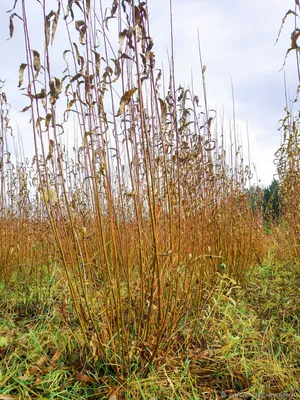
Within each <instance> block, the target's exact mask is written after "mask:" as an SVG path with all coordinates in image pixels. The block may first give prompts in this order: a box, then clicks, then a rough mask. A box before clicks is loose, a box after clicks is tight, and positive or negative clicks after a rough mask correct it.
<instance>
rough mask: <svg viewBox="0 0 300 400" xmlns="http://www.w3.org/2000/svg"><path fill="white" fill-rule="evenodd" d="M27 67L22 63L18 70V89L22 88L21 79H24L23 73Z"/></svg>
mask: <svg viewBox="0 0 300 400" xmlns="http://www.w3.org/2000/svg"><path fill="white" fill-rule="evenodd" d="M26 67H27V64H24V63H22V64H21V65H20V68H19V85H18V87H20V86H22V83H23V79H24V71H25V69H26Z"/></svg>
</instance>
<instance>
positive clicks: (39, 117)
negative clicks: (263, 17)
mask: <svg viewBox="0 0 300 400" xmlns="http://www.w3.org/2000/svg"><path fill="white" fill-rule="evenodd" d="M34 5H35V7H36V8H37V9H38V10H39V12H40V13H41V15H42V16H43V17H44V18H41V19H38V23H39V24H41V31H42V32H44V42H43V46H42V48H41V49H39V50H36V47H35V44H33V43H34V38H33V37H32V36H31V34H30V26H29V24H28V22H27V21H28V15H27V12H28V10H27V6H26V2H25V1H21V0H19V2H18V1H16V2H15V4H14V9H13V10H11V12H10V36H11V38H12V39H11V40H14V38H13V34H14V29H15V25H16V27H18V29H20V28H23V30H24V50H25V53H24V54H25V56H26V59H24V63H23V64H22V65H21V66H20V71H19V87H20V88H22V90H23V94H25V95H26V96H27V98H28V106H27V107H26V108H25V109H24V110H23V112H25V113H27V114H28V115H29V118H30V121H31V124H30V126H31V129H32V138H33V143H34V148H35V156H34V158H33V160H28V159H27V158H26V155H24V152H25V150H26V149H23V148H22V145H21V141H20V140H16V141H15V143H16V145H15V149H14V150H15V152H14V153H15V156H14V157H11V152H12V150H10V149H8V148H7V135H9V134H10V121H9V108H10V105H9V103H8V100H7V98H6V95H5V93H4V91H3V90H4V88H3V86H2V88H1V93H0V96H1V104H0V111H1V130H0V135H1V136H0V145H1V149H0V179H1V193H0V244H1V245H0V280H1V293H2V298H1V315H0V317H1V318H2V319H3V320H1V321H3V322H1V326H0V329H1V330H0V334H1V336H0V366H1V368H2V370H0V399H3V400H9V399H17V398H24V399H25V398H26V399H27V398H28V399H31V398H32V399H45V398H49V399H50V398H53V399H54V398H61V399H71V398H72V399H75V398H94V399H103V398H109V399H110V400H114V399H119V398H120V399H121V398H126V399H130V398H132V399H139V398H144V399H171V398H172V399H173V398H174V399H175V398H178V399H183V398H191V399H202V398H203V399H206V398H207V399H218V398H222V397H223V398H224V397H227V398H229V397H232V396H234V394H236V393H239V392H240V393H242V394H243V395H244V398H259V397H261V398H263V396H264V395H265V394H271V395H272V393H273V394H274V396H279V395H280V394H282V396H285V397H287V396H297V395H299V396H300V394H299V391H297V387H299V378H297V374H298V373H299V353H300V348H299V319H298V318H297V315H296V311H297V296H296V294H297V290H298V286H297V279H298V280H299V271H298V270H297V267H298V264H297V263H298V261H299V251H300V250H299V249H300V247H299V245H300V241H299V226H300V212H299V211H300V210H299V204H298V202H297V198H298V197H299V195H300V184H299V182H300V181H299V179H298V175H299V171H300V170H299V134H298V121H297V119H294V118H292V113H291V112H289V114H288V116H287V118H286V119H285V120H284V121H283V131H284V142H283V145H282V147H281V149H280V150H279V152H278V157H277V158H278V172H279V179H280V190H281V192H280V194H281V198H282V199H283V200H282V204H283V209H282V215H283V218H282V221H281V222H280V224H277V225H276V226H275V225H274V226H272V227H271V230H272V235H271V237H270V235H269V234H267V233H266V229H265V226H264V220H263V213H262V210H261V207H259V206H258V205H257V206H256V207H253V204H252V207H251V205H249V195H248V192H247V189H246V185H247V183H248V181H249V178H250V176H251V171H250V170H249V168H248V166H246V165H244V161H243V156H242V149H241V146H240V143H239V140H238V134H237V132H236V129H235V127H234V126H233V127H232V129H231V131H229V132H228V134H226V132H224V127H223V126H220V124H218V123H217V118H216V115H215V112H214V111H212V110H209V109H208V105H207V103H208V101H207V97H206V92H205V67H204V65H203V64H202V61H201V54H199V55H200V64H201V69H202V82H203V91H204V93H203V104H201V100H200V99H199V98H198V97H197V95H196V94H195V93H194V92H193V85H192V84H191V87H190V88H183V87H181V86H176V77H175V73H174V70H175V66H174V57H173V52H172V46H173V45H172V46H171V56H170V65H169V69H170V75H167V76H166V75H164V73H163V71H161V70H160V69H159V68H158V66H157V64H156V60H155V53H154V51H155V45H154V42H153V40H152V38H151V32H150V23H149V19H148V6H147V4H146V2H140V1H136V2H135V1H127V0H126V1H125V0H123V1H121V2H118V1H117V0H114V1H113V3H112V5H111V7H110V8H109V9H106V10H105V9H104V8H103V7H102V4H101V2H97V1H95V2H94V1H89V0H84V1H73V2H72V1H71V2H70V1H69V2H67V1H58V2H57V6H58V8H57V10H56V11H53V10H51V9H49V8H48V7H49V6H47V2H46V1H45V0H44V1H36V2H35V4H34ZM57 29H60V34H61V35H62V34H63V35H65V37H67V38H68V40H69V45H68V48H67V49H65V51H64V52H63V54H62V55H61V56H62V58H63V60H64V62H65V70H64V71H63V73H62V75H61V76H56V75H55V76H54V75H53V72H52V71H53V70H55V71H57V68H55V65H54V64H55V63H54V61H53V57H54V54H55V51H56V50H55V49H56V48H55V45H56V40H58V39H57V38H58V37H56V30H57ZM116 38H117V40H116ZM172 42H173V36H172V31H171V43H172ZM113 43H116V45H115V46H113ZM293 49H294V48H293ZM55 73H56V72H55ZM67 131H68V134H67V133H66V132H67ZM70 131H72V132H74V133H73V134H72V135H70ZM266 260H267V261H266ZM278 261H280V263H281V264H278ZM295 265H296V266H295ZM255 266H260V267H259V268H256V269H255V271H254V273H252V275H251V272H253V267H255ZM288 282H289V283H288ZM287 283H288V285H287ZM286 285H287V286H288V290H287V288H286ZM267 293H268V294H267ZM267 297H268V299H267ZM298 298H299V296H298ZM266 299H267V300H268V301H267V302H266ZM264 302H266V304H263V303H264ZM285 302H287V304H288V305H287V306H286V307H285V308H284V310H282V306H283V304H284V303H285ZM247 396H248V397H247ZM232 398H234V397H232ZM274 398H275V397H274ZM295 398H296V397H295Z"/></svg>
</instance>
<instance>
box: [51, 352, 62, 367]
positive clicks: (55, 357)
mask: <svg viewBox="0 0 300 400" xmlns="http://www.w3.org/2000/svg"><path fill="white" fill-rule="evenodd" d="M60 355H61V351H60V350H56V352H55V354H54V356H53V357H52V359H51V361H50V364H51V365H53V364H56V362H57V361H58V360H59V357H60Z"/></svg>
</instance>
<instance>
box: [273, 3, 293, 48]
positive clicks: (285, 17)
mask: <svg viewBox="0 0 300 400" xmlns="http://www.w3.org/2000/svg"><path fill="white" fill-rule="evenodd" d="M290 14H293V15H295V17H298V15H297V14H296V13H295V11H292V10H289V11H287V13H286V14H285V16H284V17H283V18H282V21H281V25H280V28H279V32H278V35H277V38H276V41H275V44H276V43H277V42H278V40H279V37H280V35H281V32H282V29H283V27H284V24H285V21H286V19H287V17H288V16H289V15H290Z"/></svg>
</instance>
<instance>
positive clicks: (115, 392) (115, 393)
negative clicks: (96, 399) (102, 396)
mask: <svg viewBox="0 0 300 400" xmlns="http://www.w3.org/2000/svg"><path fill="white" fill-rule="evenodd" d="M119 391H120V388H118V387H116V388H112V389H111V390H110V392H109V393H108V400H119V399H120V396H119Z"/></svg>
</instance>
